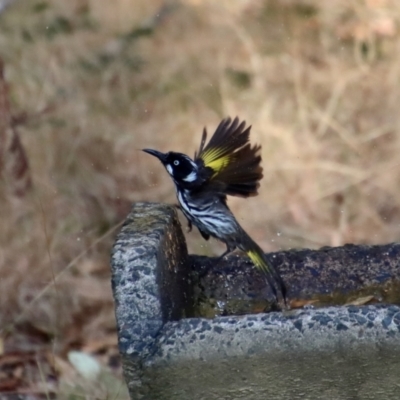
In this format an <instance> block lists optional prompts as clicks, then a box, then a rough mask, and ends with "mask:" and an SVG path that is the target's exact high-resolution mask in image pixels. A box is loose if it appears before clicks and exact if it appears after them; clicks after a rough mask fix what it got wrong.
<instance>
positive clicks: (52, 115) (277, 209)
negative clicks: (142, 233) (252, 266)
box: [0, 0, 400, 384]
mask: <svg viewBox="0 0 400 400" xmlns="http://www.w3.org/2000/svg"><path fill="white" fill-rule="evenodd" d="M3 4H5V2H4V1H3ZM0 5H1V4H0ZM399 22H400V3H399V2H398V1H396V0H356V1H351V2H349V1H345V0H336V1H330V0H219V1H214V0H180V1H173V0H170V1H162V0H151V1H149V0H113V1H107V0H68V1H65V0H52V1H41V0H29V1H15V2H10V4H9V6H8V8H5V9H2V10H1V14H0V57H1V59H2V60H3V62H4V79H3V86H2V88H3V89H1V90H2V95H1V96H2V99H3V101H0V107H2V108H3V109H2V111H1V110H0V116H1V118H2V122H0V131H1V132H0V139H1V141H2V143H1V145H0V152H1V157H0V160H1V166H2V173H3V179H2V181H1V182H0V199H1V200H0V201H1V203H0V204H1V206H0V218H1V223H0V274H1V279H0V339H1V342H0V344H1V346H0V348H1V347H2V348H3V351H4V352H6V351H11V350H12V351H22V350H23V351H38V349H51V354H52V356H53V364H51V366H52V368H54V369H55V370H56V371H58V372H57V374H60V372H59V371H60V370H62V367H60V365H63V364H62V363H63V360H64V359H65V357H66V354H67V352H68V351H69V350H70V349H71V348H78V349H88V348H90V349H92V352H94V350H93V349H94V348H95V349H97V350H99V349H100V348H101V349H102V350H101V351H102V352H103V353H102V354H104V353H106V351H105V350H104V349H103V347H101V345H98V347H96V346H94V345H93V343H103V344H104V343H105V345H104V346H105V348H107V349H109V348H111V347H112V348H114V349H116V347H115V343H116V336H115V327H114V325H115V321H114V312H113V302H112V297H111V289H110V276H109V253H110V248H111V245H112V243H113V240H114V237H115V234H116V231H117V230H118V229H119V226H120V223H121V221H123V219H124V217H125V215H126V214H127V213H128V212H129V209H130V206H131V204H132V202H136V201H157V202H169V203H175V202H176V200H175V191H174V188H173V184H172V182H171V181H170V178H169V177H168V175H167V173H166V172H165V171H164V169H163V167H162V166H161V165H160V164H159V163H158V162H157V161H156V160H155V159H154V158H152V157H150V156H148V155H146V154H144V153H142V152H140V151H139V149H141V148H143V147H150V148H156V149H159V150H160V151H168V150H175V151H181V152H185V153H187V154H190V155H192V154H193V153H194V150H195V149H196V148H197V146H198V145H199V142H200V136H201V131H202V129H203V127H204V126H207V128H208V130H209V132H210V133H211V132H212V131H213V129H214V128H215V127H216V125H217V124H218V122H219V121H220V119H221V118H223V117H226V116H232V117H234V116H236V115H238V116H239V117H240V118H241V119H244V120H246V121H247V122H248V123H249V124H251V125H252V126H253V128H252V140H253V142H258V143H261V144H262V155H263V166H264V179H263V181H262V183H261V188H260V195H259V196H258V197H255V198H252V199H248V200H241V199H231V200H230V202H229V204H230V206H231V207H232V209H233V211H234V213H235V214H236V215H237V217H238V219H239V221H240V222H241V224H242V225H243V226H244V227H245V228H246V229H247V230H248V231H249V233H250V234H251V235H252V236H253V237H254V238H255V239H256V240H257V241H258V242H259V243H260V245H261V246H262V247H263V248H264V249H265V250H266V251H273V250H278V249H287V248H293V247H309V248H318V247H321V246H326V245H328V246H338V245H342V244H345V243H387V242H392V241H397V240H398V238H399V236H400V161H399V157H398V154H399V151H400V132H399V126H400V112H399V104H400V85H399V84H398V83H399V82H400V57H399V54H400V34H399V29H398V27H399ZM6 83H7V85H8V92H7V88H6V87H5V84H6ZM7 135H8V136H7ZM16 137H17V138H18V139H19V140H20V143H19V144H20V146H19V148H20V150H21V151H20V153H19V156H15V154H16V153H18V149H17V151H15V146H13V143H14V141H15V138H16ZM7 138H8V139H7ZM10 138H11V139H10ZM13 138H14V141H13V140H12V139H13ZM7 140H8V141H7ZM14 144H15V143H14ZM17 147H18V146H17ZM10 165H11V166H10ZM182 221H183V220H182ZM186 237H187V240H188V244H189V250H190V251H191V252H196V253H200V254H207V255H212V254H219V253H220V252H221V251H222V249H223V246H220V245H219V244H218V243H216V242H213V241H211V242H204V240H203V239H202V238H201V237H200V236H199V235H198V233H197V232H195V231H194V230H193V232H192V233H190V234H188V235H186ZM88 346H89V347H88ZM90 346H92V347H90ZM107 351H108V350H107ZM99 352H100V351H98V353H99ZM115 352H116V350H115ZM0 353H1V352H0ZM54 356H57V357H58V363H56V362H55V361H54ZM110 357H111V356H110ZM110 357H108V358H107V360H108V361H107V362H109V361H110ZM64 367H65V365H64ZM0 378H1V376H0ZM25 384H27V383H26V382H25Z"/></svg>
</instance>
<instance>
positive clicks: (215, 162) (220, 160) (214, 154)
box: [201, 149, 233, 175]
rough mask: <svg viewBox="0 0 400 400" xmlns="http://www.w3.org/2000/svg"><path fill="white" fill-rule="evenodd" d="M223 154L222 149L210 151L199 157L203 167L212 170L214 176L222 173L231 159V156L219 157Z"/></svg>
mask: <svg viewBox="0 0 400 400" xmlns="http://www.w3.org/2000/svg"><path fill="white" fill-rule="evenodd" d="M223 152H224V150H223V149H212V150H211V149H210V150H209V151H207V152H205V153H204V154H202V155H201V158H202V159H203V161H204V165H205V166H206V167H209V168H212V169H213V170H214V171H215V174H217V173H218V172H220V171H222V170H223V169H224V168H225V167H226V166H227V165H228V164H229V163H230V162H231V161H232V159H233V156H232V154H227V155H224V156H222V157H221V154H223ZM215 174H214V175H215Z"/></svg>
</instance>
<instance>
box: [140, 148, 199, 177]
mask: <svg viewBox="0 0 400 400" xmlns="http://www.w3.org/2000/svg"><path fill="white" fill-rule="evenodd" d="M143 151H144V152H145V153H148V154H151V155H152V156H154V157H157V158H158V159H159V160H160V161H161V162H162V164H163V165H164V167H165V169H166V170H167V171H168V173H169V174H170V175H171V177H172V179H173V180H174V181H175V183H176V184H183V185H184V184H191V183H193V182H195V181H196V179H197V178H198V167H197V165H196V163H195V162H194V161H193V160H192V159H191V158H190V157H188V156H186V155H185V154H182V153H175V152H173V151H170V152H168V153H161V152H159V151H157V150H152V149H143Z"/></svg>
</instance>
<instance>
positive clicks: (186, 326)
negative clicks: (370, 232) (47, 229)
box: [111, 203, 400, 400]
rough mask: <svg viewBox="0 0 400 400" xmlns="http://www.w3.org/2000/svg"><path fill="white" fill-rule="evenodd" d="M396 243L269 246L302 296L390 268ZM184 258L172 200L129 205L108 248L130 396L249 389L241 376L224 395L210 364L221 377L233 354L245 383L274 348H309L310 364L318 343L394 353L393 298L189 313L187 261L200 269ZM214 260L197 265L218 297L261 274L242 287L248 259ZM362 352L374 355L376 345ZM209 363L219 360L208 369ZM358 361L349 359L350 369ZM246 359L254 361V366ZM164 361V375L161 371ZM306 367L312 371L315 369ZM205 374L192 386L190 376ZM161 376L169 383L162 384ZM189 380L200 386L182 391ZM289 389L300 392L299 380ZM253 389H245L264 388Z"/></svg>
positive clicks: (334, 349) (398, 330) (340, 349)
mask: <svg viewBox="0 0 400 400" xmlns="http://www.w3.org/2000/svg"><path fill="white" fill-rule="evenodd" d="M399 250H400V245H397V244H392V245H387V246H386V247H385V246H373V247H371V246H361V247H358V246H354V247H349V246H347V247H346V246H345V247H342V248H338V249H323V250H322V251H321V252H319V251H310V250H304V251H292V252H282V253H278V254H275V256H274V258H273V260H274V261H273V262H274V263H277V264H276V265H277V266H278V268H279V269H280V270H281V271H282V275H283V276H284V279H285V280H287V281H288V282H289V286H290V293H292V295H293V293H300V294H303V295H304V296H308V295H310V293H313V290H314V291H315V290H317V291H318V290H321V288H322V289H323V288H324V287H325V289H326V290H330V288H333V287H336V285H339V288H341V289H344V288H348V287H358V286H357V285H364V284H369V283H371V282H372V283H373V282H384V281H385V280H388V279H392V278H396V277H397V276H398V274H399V268H398V263H399V255H400V252H399ZM360 255H361V256H360ZM336 257H338V258H336ZM340 257H343V258H340ZM193 259H194V258H193V257H190V258H189V257H188V254H187V249H186V243H185V239H184V236H183V234H182V230H181V227H180V225H179V222H178V219H177V214H176V210H175V207H172V206H168V205H163V204H151V203H137V204H135V205H134V206H133V208H132V211H131V213H130V214H129V216H128V218H127V220H126V222H125V224H124V225H123V227H122V229H121V232H120V233H119V234H118V236H117V239H116V242H115V245H114V248H113V252H112V256H111V267H112V287H113V292H114V297H115V307H116V317H117V328H118V336H119V347H120V352H121V355H122V358H123V365H124V373H125V378H126V381H127V384H128V388H129V390H130V394H131V398H132V399H152V398H155V397H154V395H155V393H158V394H157V396H158V397H156V398H159V399H162V398H166V399H167V398H171V399H175V400H176V399H181V398H182V399H187V398H192V399H197V398H199V399H200V398H202V399H203V398H227V399H231V398H232V399H235V398H246V399H250V397H249V396H247V395H246V396H247V397H243V396H242V395H241V394H240V393H241V391H242V390H243V385H242V384H240V382H238V384H237V387H236V388H235V389H232V392H230V393H229V396H228V395H226V396H225V394H224V393H225V390H226V385H225V384H224V383H223V382H222V381H221V379H219V378H218V377H219V376H220V375H219V374H223V375H224V376H225V378H226V379H229V377H230V376H231V374H232V368H234V366H235V365H236V363H238V364H239V363H240V364H241V365H245V366H246V371H247V372H246V379H247V380H248V381H246V385H249V387H254V384H253V382H252V379H253V377H255V376H256V375H257V371H259V370H264V369H263V368H267V369H268V368H269V371H270V372H271V371H273V369H272V370H271V368H270V363H269V360H270V359H271V357H272V356H273V355H274V354H277V353H279V354H283V356H284V357H286V356H290V360H292V357H293V355H295V354H297V353H298V354H300V353H301V352H304V351H308V352H310V353H311V354H312V355H313V356H315V357H316V359H315V360H314V361H315V362H316V364H315V365H316V366H317V370H318V365H319V364H318V357H319V354H320V353H326V352H331V354H332V355H333V357H335V355H338V354H339V353H340V354H344V356H343V357H344V358H343V360H344V361H343V362H346V355H347V353H348V351H350V349H351V350H354V349H357V348H360V351H361V352H362V353H363V354H364V353H365V352H366V351H367V350H371V349H377V348H379V347H381V346H382V347H383V346H389V348H390V349H393V351H394V349H396V351H398V354H400V351H399V348H400V308H399V307H397V306H394V305H389V306H362V307H355V306H349V307H328V308H323V309H304V310H297V311H289V312H284V313H281V312H272V313H269V314H257V315H254V314H248V315H244V316H231V317H216V318H214V319H204V318H193V310H192V302H193V298H194V295H193V286H194V284H195V283H196V282H197V283H198V279H199V276H200V275H201V274H200V275H199V274H198V275H197V276H196V274H195V276H194V277H193V276H192V272H193V270H194V271H197V273H198V271H199V270H196V268H194V269H192V264H193ZM214 262H215V260H212V259H207V258H204V257H203V258H201V263H203V264H202V265H201V266H200V272H201V273H203V272H204V271H206V272H205V273H206V275H207V274H211V275H208V279H210V277H213V276H214V277H216V276H218V279H217V280H216V281H218V282H219V286H220V288H219V289H218V290H219V291H220V293H222V296H223V297H224V296H225V297H226V293H225V294H224V290H225V289H224V288H225V287H228V286H229V285H231V287H232V288H236V289H233V290H232V291H231V292H229V293H230V294H232V295H237V296H238V297H240V296H243V297H244V298H246V297H245V296H246V295H249V293H250V297H252V296H254V295H257V291H259V290H261V291H263V285H264V284H262V285H261V284H260V285H261V286H258V287H257V286H254V287H253V289H252V291H250V292H247V289H245V288H246V285H245V284H244V283H245V282H244V281H243V279H244V280H247V283H250V284H251V283H252V282H253V279H252V275H251V274H252V273H253V272H252V271H253V269H252V268H250V265H249V264H248V262H247V260H243V259H242V258H241V257H237V256H234V257H233V258H232V257H231V258H228V260H227V262H230V266H229V269H230V270H229V274H228V275H227V274H225V272H224V271H225V269H224V268H221V266H218V267H217V268H216V266H215V265H214V264H213V263H214ZM224 262H225V261H224ZM241 263H244V265H243V264H241ZM204 265H206V266H207V265H208V266H209V267H208V268H205V267H204ZM202 268H204V269H202ZM243 271H245V273H243ZM246 271H247V272H246ZM342 273H343V274H345V277H344V278H343V277H342V275H341V274H342ZM213 274H214V275H213ZM346 274H347V275H346ZM203 276H204V275H203ZM303 278H304V281H303V280H302V279H303ZM192 279H193V280H192ZM235 279H239V280H236V281H235ZM204 282H207V281H204V280H203V284H204ZM210 282H212V280H211V281H210ZM234 282H236V284H234ZM321 282H322V284H321ZM329 285H330V286H329ZM205 286H207V283H205ZM371 354H372V356H371V357H372V358H371V359H372V360H373V359H374V357H375V355H374V354H375V353H374V352H372V353H371ZM395 354H397V353H395ZM329 357H330V356H329ZM399 357H400V356H399ZM256 358H257V361H255V360H256ZM300 358H301V357H300ZM353 359H354V358H353ZM251 360H254V363H253V362H252V361H251ZM328 360H329V358H328ZM295 361H296V360H293V362H292V361H290V362H289V364H288V365H293V366H294V367H293V368H294V369H295V370H294V372H293V373H294V374H296V373H297V372H299V373H300V372H302V369H303V367H302V363H301V362H297V364H296V362H295ZM369 361H370V359H368V360H367V361H366V362H367V363H368V362H369ZM328 362H329V361H328ZM362 362H363V363H364V361H362ZM383 362H384V360H383ZM216 363H217V364H218V365H219V367H218V368H217V369H215V370H214V368H215V365H216ZM357 363H359V361H357ZM357 363H355V364H354V365H355V368H356V369H357V370H358V369H359V367H360V365H359V364H357ZM253 364H254V365H257V367H254V368H255V369H252V365H253ZM179 365H181V366H182V365H184V367H183V368H179ZM394 367H395V366H394ZM168 371H169V373H172V374H173V375H168ZM174 371H175V372H174ZM213 371H214V373H213ZM296 371H297V372H296ZM338 372H340V371H339V370H338ZM312 374H313V376H315V372H312ZM206 375H207V378H204V379H205V380H204V382H203V383H202V384H201V387H200V386H199V385H198V384H197V382H198V377H200V376H203V377H205V376H206ZM221 376H222V375H221ZM299 376H300V375H299ZM170 378H171V379H172V378H173V379H172V380H171V379H170ZM235 379H236V378H235ZM238 379H239V378H238ZM254 379H255V378H254ZM340 379H342V377H341V378H340ZM259 380H260V379H259ZM259 380H258V381H259ZM258 381H257V382H258ZM261 381H262V382H263V383H262V384H261V386H258V387H259V388H261V389H262V391H263V392H264V391H265V390H264V389H266V388H267V386H268V385H267V383H268V382H264V381H263V380H262V379H261ZM254 382H256V381H254ZM264 383H265V384H264ZM167 384H168V392H166V391H165V386H164V385H167ZM265 385H267V386H265ZM352 385H353V383H351V384H350V386H349V388H350V389H351V388H352ZM278 386H279V385H278ZM178 387H179V388H178ZM200 389H201V390H200ZM193 390H197V391H199V393H200V392H201V394H199V395H198V396H197V395H196V396H197V397H196V396H194V395H193V396H192V397H188V395H190V393H194V392H193ZM274 390H275V389H274ZM277 390H279V387H278V389H277ZM293 390H295V389H293ZM296 390H305V392H304V393H307V391H306V390H307V387H301V388H300V389H296ZM178 392H179V393H181V395H179V396H178ZM169 393H170V394H169ZM317 393H318V391H317ZM370 393H374V392H373V391H372V392H371V391H370ZM160 396H161V397H160ZM190 396H191V395H190ZM212 396H214V397H212ZM224 396H225V397H224ZM240 396H242V397H240ZM254 396H255V397H252V398H254V399H261V398H265V396H261V397H260V396H258V395H256V394H255V395H254ZM277 398H278V397H277ZM292 398H293V397H292ZM310 398H312V397H310ZM326 398H328V397H326ZM332 398H335V397H332ZM338 398H339V397H338ZM372 398H375V397H372ZM396 398H397V397H396ZM399 398H400V397H399Z"/></svg>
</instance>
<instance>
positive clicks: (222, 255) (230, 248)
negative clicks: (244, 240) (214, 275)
mask: <svg viewBox="0 0 400 400" xmlns="http://www.w3.org/2000/svg"><path fill="white" fill-rule="evenodd" d="M235 249H236V246H233V247H232V246H229V244H227V245H226V250H225V251H224V252H223V253H222V254H221V255H220V256H219V257H218V258H217V263H218V262H220V261H221V260H222V259H223V258H224V257H225V256H227V255H228V254H229V253H232V251H235Z"/></svg>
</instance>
